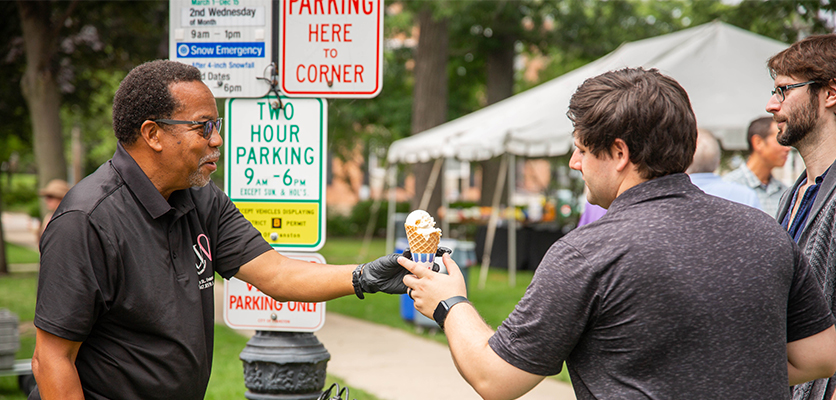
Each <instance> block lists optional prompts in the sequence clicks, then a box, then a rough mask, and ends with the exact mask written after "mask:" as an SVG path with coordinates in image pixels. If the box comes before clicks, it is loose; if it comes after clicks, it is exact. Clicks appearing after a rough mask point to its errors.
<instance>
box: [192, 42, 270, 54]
mask: <svg viewBox="0 0 836 400" xmlns="http://www.w3.org/2000/svg"><path fill="white" fill-rule="evenodd" d="M264 54H265V53H264V42H261V43H259V42H254V43H178V44H177V56H178V57H180V58H230V57H232V58H264Z"/></svg>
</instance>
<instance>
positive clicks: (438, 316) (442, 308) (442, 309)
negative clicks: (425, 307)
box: [433, 296, 469, 330]
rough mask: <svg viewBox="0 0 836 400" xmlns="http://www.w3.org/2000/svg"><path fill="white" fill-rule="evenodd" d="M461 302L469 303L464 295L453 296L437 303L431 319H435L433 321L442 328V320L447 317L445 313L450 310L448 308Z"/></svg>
mask: <svg viewBox="0 0 836 400" xmlns="http://www.w3.org/2000/svg"><path fill="white" fill-rule="evenodd" d="M461 302H465V303H469V301H467V297H464V296H453V297H451V298H449V299H447V300H442V301H441V302H440V303H438V306H437V307H436V308H435V312H434V313H433V319H434V320H435V323H437V324H438V327H439V328H441V329H442V330H444V320H446V319H447V313H448V312H450V309H451V308H453V306H455V305H456V304H459V303H461Z"/></svg>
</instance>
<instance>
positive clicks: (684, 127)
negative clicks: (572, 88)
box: [567, 68, 697, 179]
mask: <svg viewBox="0 0 836 400" xmlns="http://www.w3.org/2000/svg"><path fill="white" fill-rule="evenodd" d="M567 115H568V116H569V119H571V120H572V123H573V124H574V127H575V137H576V138H578V140H580V142H581V143H582V144H583V145H584V147H587V148H588V149H589V150H590V151H591V152H592V154H594V155H595V156H596V157H598V156H599V155H600V154H601V153H603V152H605V151H606V152H607V155H608V156H609V149H610V148H611V146H612V145H613V143H614V142H615V139H621V140H623V141H624V142H625V143H626V144H627V148H629V149H630V161H631V162H632V163H633V164H635V165H636V166H637V167H638V170H639V173H640V174H641V176H642V178H644V179H653V178H658V177H660V176H665V175H669V174H673V173H677V172H685V170H686V169H687V168H688V166H689V165H690V164H691V160H692V159H693V157H694V150H695V149H696V147H697V123H696V118H695V117H694V111H693V110H692V109H691V102H690V100H689V99H688V93H686V92H685V89H683V88H682V86H680V85H679V83H677V82H676V81H675V80H674V79H672V78H670V77H668V76H665V75H662V74H661V73H659V71H658V70H656V69H650V70H645V69H643V68H625V69H621V70H618V71H610V72H606V73H604V74H601V75H598V76H596V77H594V78H589V79H587V80H586V81H584V83H583V84H582V85H581V86H580V87H578V90H577V91H576V92H575V94H574V95H572V100H571V101H570V102H569V112H568V113H567Z"/></svg>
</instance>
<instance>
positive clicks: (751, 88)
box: [388, 22, 787, 163]
mask: <svg viewBox="0 0 836 400" xmlns="http://www.w3.org/2000/svg"><path fill="white" fill-rule="evenodd" d="M786 47H787V45H786V44H784V43H782V42H778V41H775V40H772V39H769V38H766V37H763V36H760V35H756V34H754V33H751V32H749V31H746V30H743V29H740V28H737V27H734V26H732V25H728V24H726V23H723V22H712V23H708V24H704V25H700V26H697V27H694V28H690V29H685V30H682V31H679V32H675V33H671V34H668V35H663V36H658V37H654V38H649V39H644V40H640V41H636V42H630V43H624V44H623V45H621V46H620V47H619V48H618V49H616V50H615V51H613V52H612V53H610V54H608V55H606V56H604V57H602V58H600V59H598V60H596V61H594V62H592V63H590V64H587V65H586V66H583V67H581V68H578V69H576V70H574V71H571V72H569V73H567V74H565V75H563V76H560V77H558V78H555V79H553V80H551V81H549V82H546V83H543V84H541V85H539V86H537V87H535V88H532V89H530V90H527V91H525V92H523V93H520V94H517V95H515V96H513V97H510V98H508V99H505V100H503V101H501V102H498V103H495V104H493V105H490V106H488V107H485V108H483V109H480V110H478V111H475V112H473V113H471V114H468V115H465V116H463V117H461V118H458V119H455V120H453V121H450V122H447V123H445V124H442V125H439V126H437V127H435V128H432V129H429V130H426V131H424V132H421V133H419V134H417V135H413V136H410V137H408V138H405V139H401V140H398V141H395V142H394V143H392V146H391V147H390V148H389V154H388V160H389V162H390V163H399V162H400V163H415V162H426V161H429V160H431V159H435V158H448V157H454V158H457V159H460V160H466V161H475V160H485V159H489V158H492V157H495V156H498V155H501V154H504V153H510V154H515V155H521V156H529V157H544V156H558V155H563V154H566V153H567V152H568V151H569V150H570V149H571V145H572V123H571V121H569V118H568V117H567V116H566V111H567V110H568V108H569V99H570V98H571V96H572V94H573V93H574V92H575V90H576V89H577V88H578V86H579V85H580V84H581V83H583V81H584V80H586V79H587V78H591V77H593V76H596V75H599V74H601V73H603V72H606V71H610V70H614V69H620V68H623V67H639V66H642V67H645V68H651V67H652V68H658V69H659V70H660V71H661V72H662V73H663V74H665V75H668V76H671V77H672V78H674V79H676V80H677V81H678V82H679V83H680V84H681V85H682V86H683V87H684V88H685V90H686V91H688V94H689V96H690V98H691V105H692V107H693V108H694V113H695V114H696V116H697V124H698V125H699V127H700V128H703V129H708V130H710V131H712V132H713V133H714V134H715V136H717V138H718V139H720V140H721V142H722V144H723V148H725V149H727V150H736V149H745V148H746V128H747V127H748V125H749V122H750V121H752V120H753V119H755V118H757V117H759V116H764V115H767V114H766V111H765V110H764V108H765V107H766V102H767V100H768V99H769V92H770V90H772V87H773V86H772V78H770V76H769V73H768V70H767V68H766V60H767V59H768V58H769V57H770V56H772V55H774V54H776V53H778V52H779V51H781V50H783V49H785V48H786Z"/></svg>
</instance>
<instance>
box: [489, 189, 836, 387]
mask: <svg viewBox="0 0 836 400" xmlns="http://www.w3.org/2000/svg"><path fill="white" fill-rule="evenodd" d="M833 323H834V319H833V316H832V315H831V314H830V309H829V307H828V305H827V303H826V302H825V300H824V297H823V295H822V292H821V289H820V285H819V284H818V282H817V280H816V277H815V273H814V272H813V271H812V270H811V269H810V268H809V267H808V265H807V262H806V260H805V259H804V258H803V256H802V254H801V252H800V250H799V248H798V247H797V246H796V244H795V243H794V242H793V241H792V240H791V239H790V238H789V236H788V235H787V232H786V231H785V230H783V229H782V228H781V226H780V225H778V223H777V222H776V221H775V220H774V219H772V218H771V217H769V216H768V215H766V214H765V213H763V212H761V211H759V210H756V209H754V208H751V207H748V206H745V205H742V204H738V203H733V202H730V201H727V200H724V199H721V198H719V197H715V196H710V195H707V194H705V193H703V192H702V191H700V190H699V189H698V188H697V187H695V186H694V185H692V184H691V183H690V182H689V180H688V176H686V175H685V174H674V175H669V176H664V177H661V178H657V179H653V180H650V181H648V182H645V183H642V184H640V185H637V186H635V187H633V188H631V189H629V190H627V191H625V192H624V193H622V194H621V195H620V196H619V197H618V198H616V199H615V201H614V202H613V203H612V206H611V207H610V208H609V210H608V211H607V214H606V215H604V216H603V217H602V218H601V219H599V220H598V221H596V222H594V223H591V224H589V225H585V226H583V227H581V228H578V229H576V230H574V231H573V232H571V233H569V234H568V235H566V236H565V237H563V238H562V239H561V240H559V241H558V242H556V243H555V244H554V245H553V246H552V247H551V249H550V250H549V252H548V253H547V254H546V256H545V258H544V259H543V261H542V262H541V263H540V265H539V267H538V268H537V271H536V272H535V276H534V279H533V280H532V282H531V285H530V286H529V287H528V289H527V291H526V294H525V296H524V297H523V299H522V300H521V301H520V303H519V304H518V305H517V307H516V309H515V310H514V311H513V312H512V313H511V315H510V316H509V317H508V319H507V320H505V321H504V322H503V323H502V325H501V326H500V327H499V328H498V329H497V332H496V334H495V335H494V336H493V337H491V339H490V341H489V343H490V346H491V348H492V349H493V350H494V351H495V352H496V353H497V354H498V355H499V356H500V357H502V358H503V359H504V360H506V361H507V362H509V363H510V364H512V365H514V366H516V367H518V368H520V369H522V370H525V371H528V372H531V373H534V374H538V375H553V374H556V373H558V372H559V371H560V369H561V366H562V363H563V361H564V360H565V361H566V364H567V366H568V369H569V374H570V376H571V378H572V385H573V386H574V388H575V393H576V395H577V397H578V399H581V400H583V399H616V398H618V399H647V398H651V399H676V398H689V399H786V398H787V397H788V396H789V386H788V385H787V381H788V378H787V353H786V344H787V342H788V341H794V340H798V339H802V338H805V337H808V336H811V335H813V334H816V333H819V332H821V331H823V330H825V329H827V328H828V327H830V326H832V325H833Z"/></svg>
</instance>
